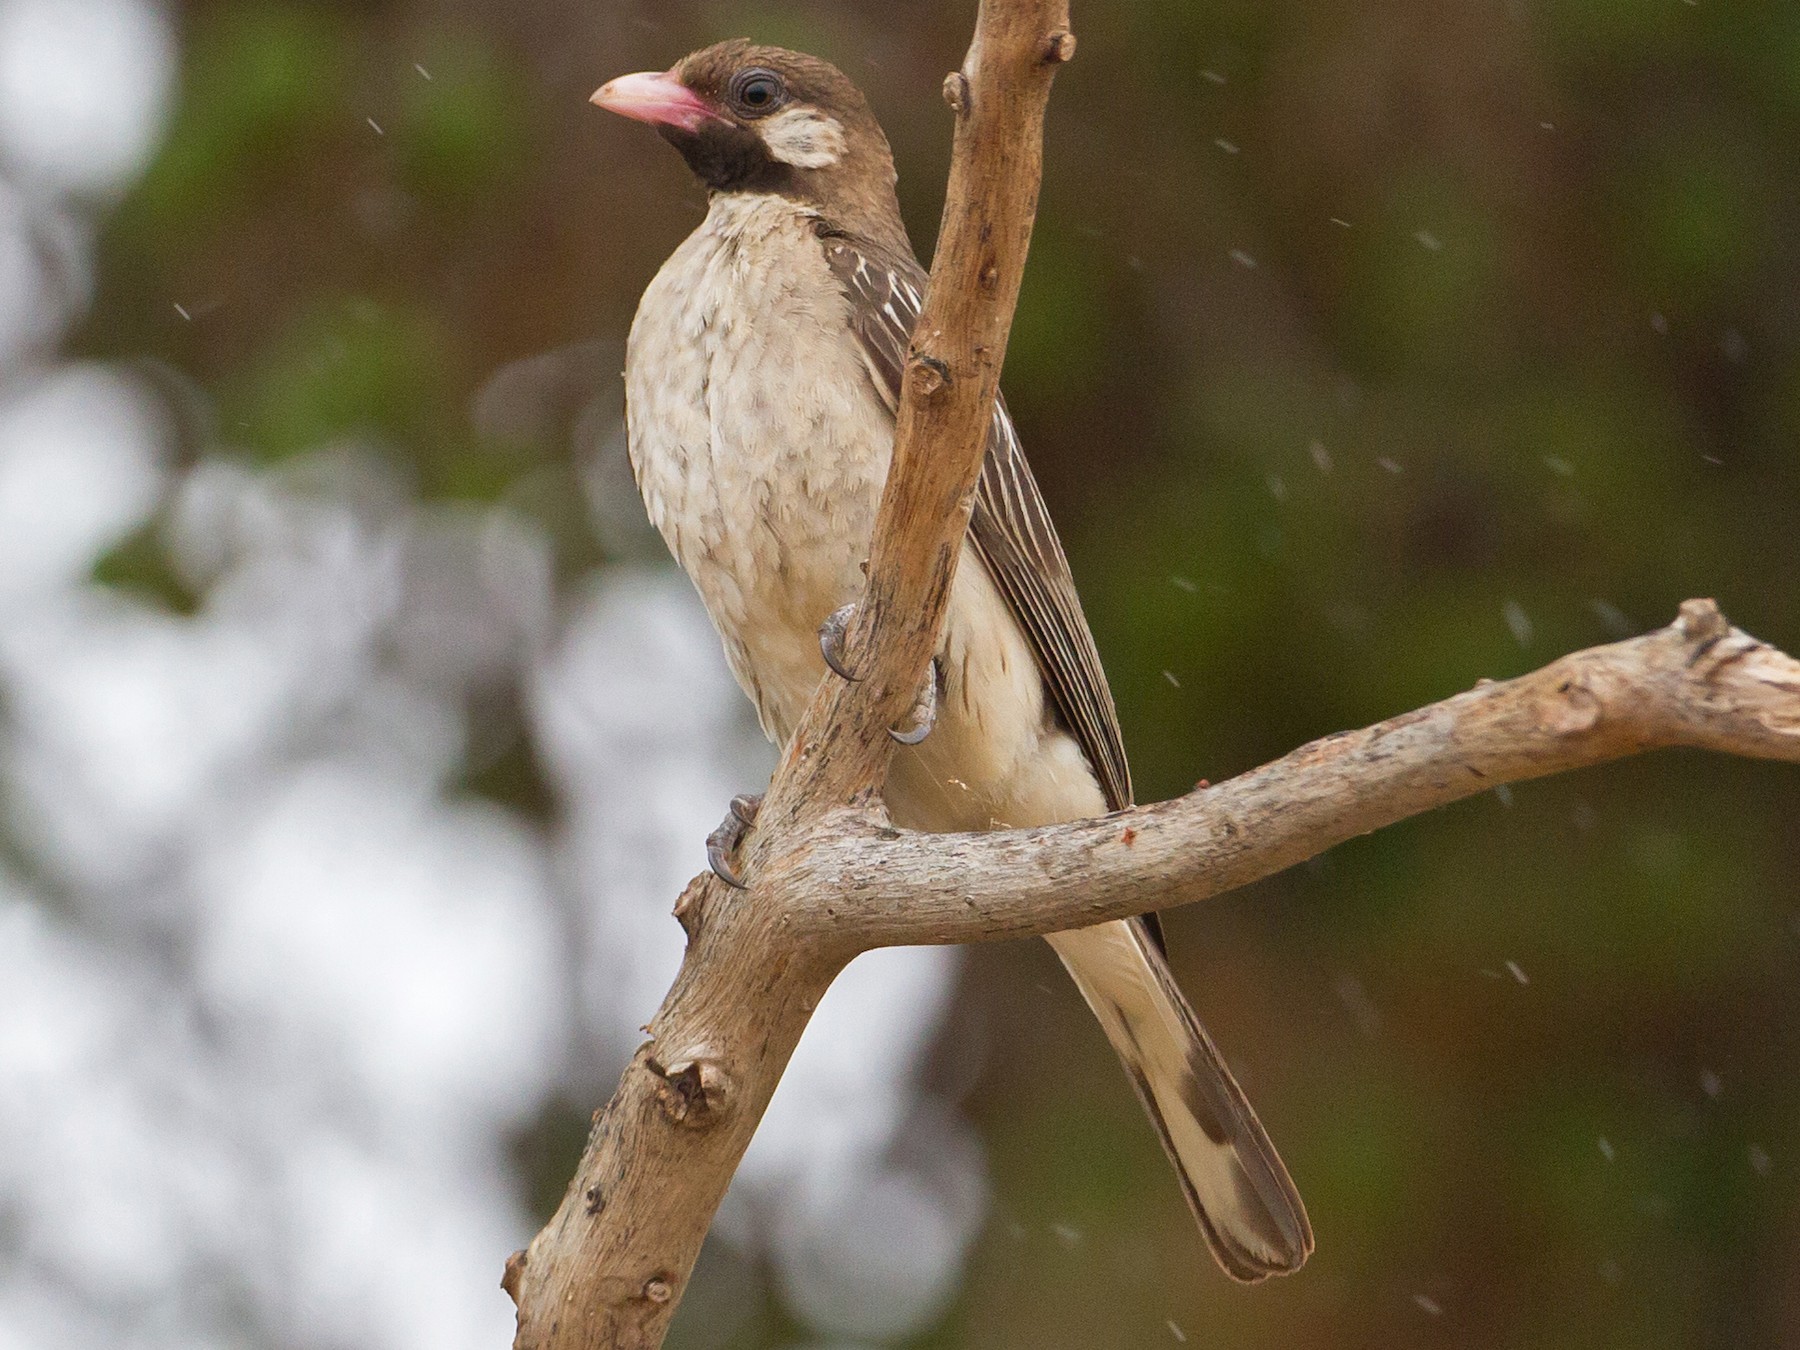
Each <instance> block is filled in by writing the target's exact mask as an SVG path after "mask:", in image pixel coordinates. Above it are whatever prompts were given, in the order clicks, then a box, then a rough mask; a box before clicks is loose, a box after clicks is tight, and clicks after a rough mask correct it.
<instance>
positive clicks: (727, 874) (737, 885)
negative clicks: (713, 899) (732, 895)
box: [706, 830, 744, 891]
mask: <svg viewBox="0 0 1800 1350" xmlns="http://www.w3.org/2000/svg"><path fill="white" fill-rule="evenodd" d="M718 833H719V832H718V831H717V830H714V831H713V832H712V834H710V835H708V836H707V837H706V865H707V866H708V867H710V868H712V870H713V875H714V876H716V877H717V878H718V879H719V880H720V881H722V882H724V883H725V884H726V885H727V886H729V887H731V889H732V890H734V891H741V890H743V889H744V879H743V878H742V877H740V876H739V875H738V874H737V873H736V872H734V871H732V870H731V864H730V863H728V862H726V861H725V848H724V846H723V845H721V844H720V843H719V842H718V838H717V836H718Z"/></svg>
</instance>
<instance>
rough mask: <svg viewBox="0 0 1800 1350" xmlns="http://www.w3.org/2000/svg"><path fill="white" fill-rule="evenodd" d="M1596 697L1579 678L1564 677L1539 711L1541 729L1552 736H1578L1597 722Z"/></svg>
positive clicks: (1590, 729)
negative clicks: (1568, 678) (1540, 714)
mask: <svg viewBox="0 0 1800 1350" xmlns="http://www.w3.org/2000/svg"><path fill="white" fill-rule="evenodd" d="M1600 711H1601V709H1600V698H1599V696H1598V695H1597V694H1595V693H1594V691H1593V690H1592V689H1589V688H1588V687H1587V686H1586V685H1585V684H1583V683H1582V682H1581V681H1580V680H1564V681H1563V682H1562V683H1561V684H1559V685H1558V686H1557V687H1556V692H1555V694H1554V695H1552V697H1551V698H1550V699H1549V700H1548V706H1547V707H1546V708H1545V709H1544V710H1543V712H1544V716H1543V723H1544V729H1545V730H1546V731H1548V732H1550V733H1551V734H1552V735H1556V736H1579V735H1580V734H1581V733H1582V732H1584V731H1592V730H1593V729H1594V726H1595V724H1596V723H1598V722H1599V721H1600Z"/></svg>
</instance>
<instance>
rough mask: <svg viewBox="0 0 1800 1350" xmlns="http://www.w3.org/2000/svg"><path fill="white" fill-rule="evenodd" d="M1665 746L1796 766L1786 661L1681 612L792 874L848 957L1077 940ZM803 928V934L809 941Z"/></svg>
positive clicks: (887, 838)
mask: <svg viewBox="0 0 1800 1350" xmlns="http://www.w3.org/2000/svg"><path fill="white" fill-rule="evenodd" d="M1664 746H1693V747H1698V748H1702V749H1708V750H1722V751H1725V752H1726V753H1728V754H1735V755H1745V756H1751V757H1755V758H1761V759H1782V760H1789V761H1794V762H1800V662H1797V661H1795V660H1794V659H1793V658H1792V657H1790V656H1787V655H1785V654H1783V653H1782V652H1780V651H1777V650H1776V649H1774V648H1772V647H1769V646H1766V645H1765V644H1763V643H1761V642H1758V641H1757V640H1756V639H1755V638H1753V637H1750V636H1749V635H1748V634H1745V633H1743V632H1740V631H1739V630H1737V629H1735V628H1733V627H1731V625H1730V624H1729V623H1727V622H1726V620H1725V618H1724V616H1723V615H1722V614H1720V612H1719V610H1718V607H1717V606H1716V605H1714V604H1713V602H1712V601H1710V600H1690V601H1688V602H1687V603H1686V604H1685V605H1683V606H1682V608H1681V617H1680V618H1679V619H1678V620H1676V622H1675V623H1674V624H1672V625H1670V626H1669V627H1667V628H1663V629H1659V630H1658V631H1656V632H1654V633H1649V634H1646V635H1645V636H1643V637H1639V638H1633V639H1631V640H1630V641H1627V642H1619V643H1615V644H1613V645H1611V646H1606V647H1593V648H1590V649H1588V650H1587V651H1582V652H1576V653H1575V654H1574V655H1571V656H1565V657H1563V658H1562V659H1561V660H1560V661H1556V662H1553V663H1552V664H1550V665H1548V666H1545V667H1544V668H1543V669H1541V670H1538V671H1534V672H1533V673H1532V674H1529V675H1523V676H1520V677H1519V678H1518V679H1515V680H1508V681H1506V682H1505V683H1500V684H1495V683H1484V684H1481V685H1478V686H1477V687H1476V688H1474V689H1472V690H1470V691H1469V692H1467V693H1464V694H1459V695H1457V696H1456V697H1455V698H1451V699H1446V700H1445V701H1443V702H1442V703H1436V704H1433V705H1431V706H1430V707H1428V708H1421V709H1419V710H1418V711H1417V712H1410V713H1406V714H1405V715H1403V716H1400V717H1396V718H1392V719H1390V720H1389V721H1386V722H1381V723H1378V724H1377V725H1375V726H1372V727H1368V728H1365V729H1364V730H1362V731H1352V732H1343V733H1340V734H1338V735H1336V736H1328V737H1326V738H1325V739H1324V740H1320V741H1314V742H1313V743H1312V744H1311V745H1306V746H1302V747H1301V748H1300V749H1298V750H1296V751H1294V752H1293V753H1292V754H1290V755H1288V756H1286V757H1285V758H1283V759H1279V760H1276V761H1275V762H1274V763H1272V764H1267V765H1264V766H1263V767H1262V768H1260V769H1254V770H1252V771H1251V772H1249V773H1246V774H1244V775H1242V776H1241V777H1238V778H1234V779H1232V780H1231V781H1229V782H1226V783H1222V784H1220V785H1219V786H1217V787H1213V788H1206V789H1199V790H1196V791H1194V792H1191V793H1189V794H1188V795H1187V796H1185V797H1181V798H1178V799H1177V800H1175V801H1172V802H1164V803H1161V804H1160V805H1157V806H1147V807H1138V808H1135V809H1133V810H1130V811H1123V812H1120V813H1118V814H1116V815H1112V816H1106V817H1102V818H1100V819H1098V820H1087V821H1080V822H1077V823H1075V824H1070V825H1055V826H1049V827H1046V828H1042V829H1035V830H1013V831H1007V832H1004V833H994V834H969V835H941V834H933V835H926V834H910V833H902V832H899V831H893V830H876V829H873V828H871V827H868V826H864V827H863V828H862V829H860V830H859V831H857V832H856V833H855V834H850V833H847V832H844V831H843V830H842V829H841V828H840V830H839V831H838V832H837V833H835V834H830V835H825V836H822V837H820V838H819V839H818V840H817V841H816V842H815V844H814V845H813V847H812V848H811V849H810V850H808V851H807V852H806V853H805V855H804V860H803V861H800V860H797V867H798V868H799V869H800V870H801V873H802V875H805V876H808V877H809V879H808V880H807V881H803V882H801V883H800V884H798V885H797V886H796V887H795V888H794V891H795V893H796V894H799V895H810V896H815V897H818V896H829V897H830V900H829V904H830V907H831V908H830V913H829V914H823V913H818V912H815V913H814V914H813V915H812V916H811V920H812V921H814V922H817V923H818V924H819V925H820V926H821V927H824V928H826V929H829V930H831V931H832V932H833V933H834V934H835V935H836V936H837V937H838V939H839V940H841V941H842V942H844V943H845V944H846V945H849V946H851V947H853V948H856V949H862V948H867V947H871V946H890V945H904V944H915V943H928V942H981V941H987V940H990V939H994V938H1010V937H1025V936H1030V935H1033V934H1042V933H1053V932H1056V931H1058V930H1060V929H1066V928H1080V927H1083V926H1086V925H1088V924H1094V923H1100V922H1103V921H1105V920H1107V919H1120V918H1124V917H1126V916H1128V915H1132V914H1138V913H1142V912H1143V911H1145V910H1148V909H1160V908H1165V907H1168V906H1171V905H1179V904H1186V903H1188V902H1191V901H1194V900H1202V899H1206V898H1207V897H1209V896H1214V895H1218V894H1220V893H1222V892H1225V891H1229V890H1234V889H1236V888H1237V887H1239V886H1244V885H1247V884H1249V883H1250V882H1252V881H1256V880H1258V879H1260V878H1262V877H1266V876H1268V875H1270V874H1271V873H1274V872H1278V871H1280V870H1281V869H1283V868H1285V867H1291V866H1292V865H1293V864H1295V863H1297V862H1301V861H1303V860H1305V859H1307V858H1310V857H1312V856H1314V855H1315V854H1318V853H1322V852H1324V851H1325V850H1326V849H1328V848H1331V847H1332V846H1333V845H1335V844H1339V843H1342V842H1343V841H1344V840H1346V839H1350V838H1354V837H1355V836H1357V835H1359V834H1367V833H1369V832H1370V831H1372V830H1377V829H1380V828H1381V827H1382V826H1384V825H1390V824H1392V823H1394V822H1395V821H1398V820H1404V819H1406V818H1407V817H1409V816H1415V815H1418V814H1419V813H1420V812H1423V811H1429V810H1431V809H1432V808H1434V807H1438V806H1442V805H1444V804H1446V803H1448V802H1453V801H1458V800H1460V799H1461V798H1463V797H1469V796H1473V795H1474V794H1475V793H1478V792H1485V791H1488V790H1489V789H1492V788H1494V787H1497V786H1499V785H1500V784H1502V783H1512V782H1517V781H1519V780H1520V779H1525V778H1538V777H1542V776H1543V775H1545V774H1552V773H1561V772H1563V771H1565V770H1568V769H1577V768H1583V767H1586V766H1588V765H1593V764H1602V763H1605V762H1606V761H1608V760H1613V759H1619V758H1622V757H1623V756H1626V755H1632V754H1637V753H1638V752H1640V751H1644V750H1651V749H1656V748H1659V747H1664ZM808 926H810V925H808Z"/></svg>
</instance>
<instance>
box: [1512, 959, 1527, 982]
mask: <svg viewBox="0 0 1800 1350" xmlns="http://www.w3.org/2000/svg"><path fill="white" fill-rule="evenodd" d="M1506 973H1507V974H1508V975H1511V976H1512V977H1513V978H1514V979H1515V980H1517V981H1518V982H1519V983H1520V984H1530V983H1531V977H1530V976H1529V975H1527V974H1526V973H1525V972H1524V970H1523V969H1521V968H1520V966H1519V963H1518V962H1517V961H1508V962H1507V963H1506Z"/></svg>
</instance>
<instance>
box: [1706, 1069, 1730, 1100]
mask: <svg viewBox="0 0 1800 1350" xmlns="http://www.w3.org/2000/svg"><path fill="white" fill-rule="evenodd" d="M1700 1090H1701V1091H1702V1092H1704V1093H1705V1094H1706V1095H1707V1096H1708V1097H1711V1098H1712V1099H1713V1100H1714V1101H1717V1100H1718V1097H1719V1094H1720V1093H1721V1092H1723V1091H1724V1090H1725V1084H1724V1082H1723V1081H1722V1080H1721V1079H1720V1078H1719V1075H1718V1074H1716V1073H1714V1072H1713V1071H1712V1070H1711V1069H1702V1070H1700Z"/></svg>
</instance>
